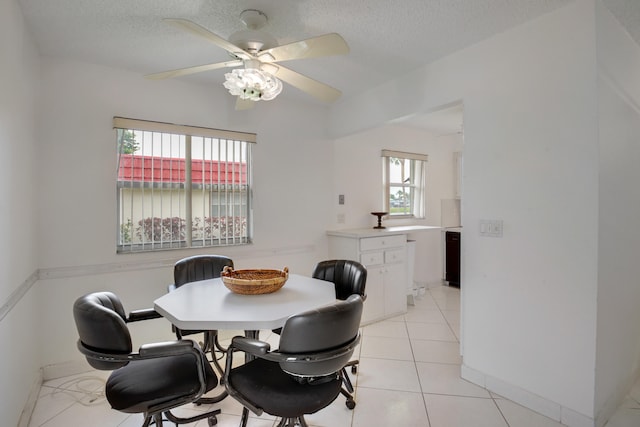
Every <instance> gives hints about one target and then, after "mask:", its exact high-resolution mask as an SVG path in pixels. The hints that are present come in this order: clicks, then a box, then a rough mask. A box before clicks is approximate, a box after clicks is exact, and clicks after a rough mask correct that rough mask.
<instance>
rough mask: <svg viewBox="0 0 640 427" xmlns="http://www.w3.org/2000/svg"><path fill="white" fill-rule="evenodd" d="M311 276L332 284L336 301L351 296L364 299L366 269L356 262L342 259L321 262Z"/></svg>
mask: <svg viewBox="0 0 640 427" xmlns="http://www.w3.org/2000/svg"><path fill="white" fill-rule="evenodd" d="M312 276H313V277H314V278H316V279H320V280H326V281H328V282H333V284H334V285H335V289H336V298H337V299H341V300H346V299H347V298H349V296H350V295H353V294H358V295H360V296H361V297H362V298H363V299H365V298H366V294H365V286H366V284H367V269H366V268H365V266H364V265H362V264H360V263H359V262H357V261H351V260H344V259H334V260H328V261H321V262H319V263H318V264H316V267H315V268H314V269H313V273H312Z"/></svg>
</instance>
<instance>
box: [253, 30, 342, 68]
mask: <svg viewBox="0 0 640 427" xmlns="http://www.w3.org/2000/svg"><path fill="white" fill-rule="evenodd" d="M347 53H349V45H347V42H346V41H344V39H343V38H342V37H341V36H340V35H339V34H336V33H330V34H325V35H323V36H319V37H313V38H310V39H307V40H300V41H297V42H293V43H289V44H285V45H282V46H277V47H274V48H271V49H266V50H264V51H262V52H260V54H259V55H258V58H259V59H260V60H261V61H263V62H279V61H290V60H292V59H303V58H318V57H321V56H332V55H345V54H347Z"/></svg>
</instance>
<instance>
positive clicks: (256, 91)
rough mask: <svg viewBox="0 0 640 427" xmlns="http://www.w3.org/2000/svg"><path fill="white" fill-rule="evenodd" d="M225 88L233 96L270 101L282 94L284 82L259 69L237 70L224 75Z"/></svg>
mask: <svg viewBox="0 0 640 427" xmlns="http://www.w3.org/2000/svg"><path fill="white" fill-rule="evenodd" d="M224 78H225V82H224V87H225V88H226V89H227V90H228V91H229V93H230V94H231V95H234V96H239V97H240V98H241V99H249V100H251V101H260V100H262V101H270V100H272V99H274V98H275V97H276V96H278V95H279V94H280V92H282V82H281V81H280V80H279V79H277V78H276V77H275V76H274V75H272V74H270V73H267V72H264V71H262V70H259V69H257V68H236V69H235V70H233V71H231V72H230V73H226V74H225V75H224Z"/></svg>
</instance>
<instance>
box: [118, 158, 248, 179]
mask: <svg viewBox="0 0 640 427" xmlns="http://www.w3.org/2000/svg"><path fill="white" fill-rule="evenodd" d="M184 178H185V160H184V159H177V158H168V157H155V156H138V155H133V154H122V155H120V167H119V170H118V181H138V182H173V183H180V182H184ZM191 181H192V182H193V183H203V184H231V183H234V184H246V183H247V164H246V163H240V162H221V161H218V160H193V161H192V162H191Z"/></svg>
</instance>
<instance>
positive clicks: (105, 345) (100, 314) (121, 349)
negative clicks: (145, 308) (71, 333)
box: [73, 292, 132, 370]
mask: <svg viewBox="0 0 640 427" xmlns="http://www.w3.org/2000/svg"><path fill="white" fill-rule="evenodd" d="M73 318H74V320H75V322H76V329H77V330H78V335H79V336H80V342H81V344H82V345H83V346H84V347H85V348H87V349H89V350H93V351H97V352H104V353H116V354H129V353H131V349H132V344H131V334H130V333H129V328H128V327H127V324H126V319H127V316H126V314H125V311H124V307H123V306H122V303H121V302H120V299H119V298H118V297H117V296H116V295H115V294H113V293H111V292H95V293H91V294H87V295H85V296H83V297H80V298H78V299H77V300H76V302H75V303H74V304H73ZM87 362H89V364H90V365H91V366H93V367H94V368H96V369H101V370H114V369H118V368H119V367H122V366H124V365H126V364H127V362H108V361H102V360H96V359H93V358H90V357H87Z"/></svg>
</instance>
